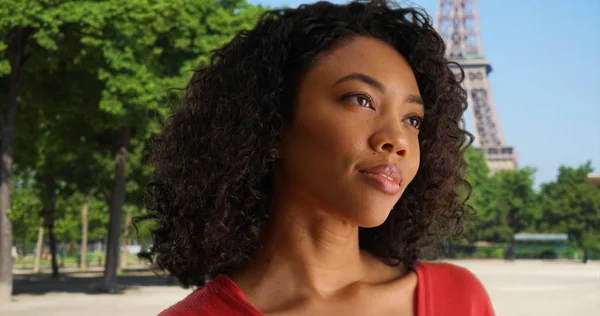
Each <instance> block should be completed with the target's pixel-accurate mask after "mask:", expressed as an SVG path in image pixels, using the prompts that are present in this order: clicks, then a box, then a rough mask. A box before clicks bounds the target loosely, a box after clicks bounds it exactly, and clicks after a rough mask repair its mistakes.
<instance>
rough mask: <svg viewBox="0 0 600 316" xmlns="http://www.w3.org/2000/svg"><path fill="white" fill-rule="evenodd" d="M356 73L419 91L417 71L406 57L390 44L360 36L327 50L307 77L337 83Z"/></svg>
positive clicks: (321, 82) (322, 82) (332, 83)
mask: <svg viewBox="0 0 600 316" xmlns="http://www.w3.org/2000/svg"><path fill="white" fill-rule="evenodd" d="M353 73H358V74H365V75H367V76H369V77H372V78H374V79H376V80H377V81H379V82H381V83H383V85H385V86H388V87H390V88H394V86H395V85H398V84H399V85H401V86H402V87H403V89H408V90H414V91H417V92H418V86H417V83H416V80H415V78H414V73H413V71H412V69H411V67H410V65H409V64H408V62H407V61H406V59H405V58H404V57H403V56H402V55H401V54H400V53H399V52H398V51H397V50H396V49H395V48H394V47H392V46H391V45H389V44H388V43H386V42H384V41H381V40H378V39H375V38H371V37H356V38H353V39H351V40H349V41H347V42H345V43H343V44H342V45H339V46H337V47H336V48H334V49H332V50H331V51H329V52H326V53H324V54H323V55H322V56H320V58H318V60H316V62H315V63H314V64H313V65H312V67H311V68H310V69H309V70H308V72H307V74H306V77H305V79H306V80H308V81H313V82H314V81H316V82H318V83H319V84H323V85H330V86H331V85H334V84H335V83H336V82H337V81H338V80H339V79H340V78H342V77H345V76H348V75H350V74H353Z"/></svg>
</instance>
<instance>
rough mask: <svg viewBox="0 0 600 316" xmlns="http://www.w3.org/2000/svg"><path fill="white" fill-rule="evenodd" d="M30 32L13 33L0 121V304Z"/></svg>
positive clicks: (8, 282) (7, 267)
mask: <svg viewBox="0 0 600 316" xmlns="http://www.w3.org/2000/svg"><path fill="white" fill-rule="evenodd" d="M32 31H33V29H31V28H23V27H15V28H14V29H13V33H12V34H11V35H13V41H12V43H11V44H12V45H11V46H12V47H9V50H8V51H9V52H10V51H12V52H13V54H12V56H11V57H12V58H11V71H10V82H9V87H8V100H7V102H6V105H5V106H6V112H5V113H2V117H0V125H1V126H0V127H1V128H2V161H0V180H1V182H0V303H4V302H9V301H10V298H11V296H12V254H11V248H12V225H11V222H10V219H9V218H8V210H9V209H10V176H11V173H12V163H13V141H14V136H15V119H16V117H17V107H18V101H17V100H18V99H17V97H18V95H19V78H20V76H21V72H22V69H23V66H24V65H25V61H26V60H27V56H25V46H26V45H27V41H28V39H29V36H30V35H31V33H32Z"/></svg>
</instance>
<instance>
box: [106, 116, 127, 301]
mask: <svg viewBox="0 0 600 316" xmlns="http://www.w3.org/2000/svg"><path fill="white" fill-rule="evenodd" d="M130 135H131V128H130V127H129V126H121V128H120V129H119V138H118V140H117V153H116V155H115V186H114V188H113V191H112V195H111V198H110V219H109V222H108V242H107V244H106V264H105V268H104V286H105V289H106V290H107V291H108V292H115V291H117V268H118V266H119V252H120V251H119V246H120V242H119V237H120V235H121V215H122V213H123V204H124V203H125V166H126V163H127V147H128V146H129V138H130Z"/></svg>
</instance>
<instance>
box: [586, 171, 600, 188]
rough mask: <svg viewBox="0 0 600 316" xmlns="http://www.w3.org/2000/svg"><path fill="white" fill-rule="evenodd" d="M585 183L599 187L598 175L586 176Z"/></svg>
mask: <svg viewBox="0 0 600 316" xmlns="http://www.w3.org/2000/svg"><path fill="white" fill-rule="evenodd" d="M587 183H589V184H595V185H600V173H596V174H592V173H590V174H588V176H587Z"/></svg>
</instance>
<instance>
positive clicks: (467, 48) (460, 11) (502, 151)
mask: <svg viewBox="0 0 600 316" xmlns="http://www.w3.org/2000/svg"><path fill="white" fill-rule="evenodd" d="M436 22H437V30H438V32H439V33H440V35H441V36H442V38H443V39H444V42H445V43H446V53H447V58H448V59H449V60H452V61H455V62H457V63H458V64H459V65H460V66H461V67H462V68H463V70H464V72H465V79H464V81H463V88H464V89H465V90H466V92H467V102H468V104H469V107H470V108H471V109H472V113H473V123H474V125H475V136H476V140H477V141H478V143H479V149H480V150H481V151H483V153H484V154H485V157H486V160H487V164H488V166H489V168H490V171H492V172H496V171H499V170H503V169H516V168H517V167H518V164H517V152H516V150H515V149H514V148H513V147H512V146H508V145H506V143H505V142H504V138H503V137H502V130H501V129H500V123H499V122H498V116H497V115H496V109H495V107H494V100H493V99H492V93H491V90H490V84H489V81H488V75H489V73H490V72H491V71H492V66H491V64H490V62H489V61H488V60H486V59H485V58H484V57H483V48H482V45H481V34H480V32H479V16H478V14H477V0H438V11H437V21H436ZM451 68H452V70H453V71H454V73H455V74H456V75H458V74H459V73H460V71H459V69H458V68H457V67H452V66H451Z"/></svg>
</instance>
